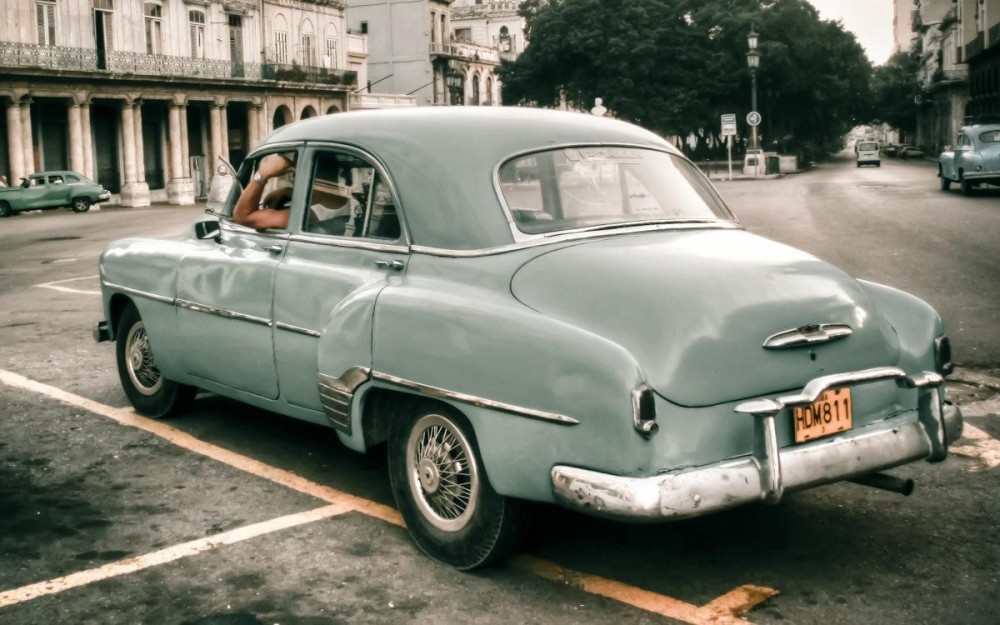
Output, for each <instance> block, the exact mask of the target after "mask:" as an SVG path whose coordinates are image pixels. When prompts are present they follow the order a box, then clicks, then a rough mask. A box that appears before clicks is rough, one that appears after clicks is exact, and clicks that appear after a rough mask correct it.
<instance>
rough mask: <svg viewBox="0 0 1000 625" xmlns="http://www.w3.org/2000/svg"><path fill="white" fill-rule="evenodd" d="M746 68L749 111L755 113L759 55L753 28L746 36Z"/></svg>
mask: <svg viewBox="0 0 1000 625" xmlns="http://www.w3.org/2000/svg"><path fill="white" fill-rule="evenodd" d="M747 48H749V50H750V51H749V52H747V67H749V68H750V110H751V111H753V112H756V111H757V68H758V67H760V53H759V52H757V33H755V32H754V30H753V27H752V26H751V27H750V32H749V33H748V34H747ZM751 128H752V129H753V131H752V132H753V149H754V150H756V149H758V146H757V126H751Z"/></svg>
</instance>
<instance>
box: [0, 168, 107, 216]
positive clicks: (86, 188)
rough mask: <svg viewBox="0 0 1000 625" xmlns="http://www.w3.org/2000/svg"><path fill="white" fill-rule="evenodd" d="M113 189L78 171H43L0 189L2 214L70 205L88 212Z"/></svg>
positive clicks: (80, 211)
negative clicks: (19, 182) (109, 189)
mask: <svg viewBox="0 0 1000 625" xmlns="http://www.w3.org/2000/svg"><path fill="white" fill-rule="evenodd" d="M110 199H111V192H110V191H108V190H107V189H105V188H104V187H102V186H101V185H99V184H97V183H96V182H94V181H93V180H91V179H89V178H87V177H86V176H84V175H83V174H80V173H77V172H75V171H40V172H38V173H34V174H31V175H30V176H28V177H26V178H22V179H21V184H19V185H18V186H16V187H3V188H0V217H9V216H10V215H13V214H15V213H20V212H23V211H32V210H44V209H50V208H63V207H66V208H71V209H72V210H73V211H74V212H77V213H85V212H87V211H88V210H90V207H91V206H92V205H94V204H97V203H98V202H106V201H108V200H110Z"/></svg>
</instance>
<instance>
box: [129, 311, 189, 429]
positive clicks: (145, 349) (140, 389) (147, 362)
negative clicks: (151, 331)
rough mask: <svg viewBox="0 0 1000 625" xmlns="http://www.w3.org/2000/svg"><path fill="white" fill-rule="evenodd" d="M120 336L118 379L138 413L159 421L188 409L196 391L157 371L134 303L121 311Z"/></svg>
mask: <svg viewBox="0 0 1000 625" xmlns="http://www.w3.org/2000/svg"><path fill="white" fill-rule="evenodd" d="M117 334H118V335H117V337H116V345H115V353H116V356H117V360H118V377H119V378H120V379H121V382H122V388H123V389H124V390H125V395H126V396H127V397H128V400H129V401H130V402H131V403H132V406H134V407H135V410H136V412H138V413H139V414H142V415H146V416H147V417H153V418H154V419H159V418H161V417H166V416H168V415H171V414H174V413H176V412H179V411H181V410H182V409H183V408H185V407H186V406H187V405H188V404H189V403H190V402H191V400H192V399H193V398H194V395H195V392H196V390H197V389H195V388H194V387H192V386H188V385H186V384H178V383H177V382H174V381H172V380H168V379H167V378H165V377H163V375H162V374H161V373H160V370H159V369H157V368H156V363H155V361H154V359H153V351H152V349H151V348H150V345H149V337H148V336H147V335H146V327H145V325H144V324H143V322H142V318H141V317H140V316H139V311H138V310H137V309H136V307H135V304H129V305H128V307H126V308H125V310H124V311H123V312H122V316H121V319H120V320H119V322H118V333H117Z"/></svg>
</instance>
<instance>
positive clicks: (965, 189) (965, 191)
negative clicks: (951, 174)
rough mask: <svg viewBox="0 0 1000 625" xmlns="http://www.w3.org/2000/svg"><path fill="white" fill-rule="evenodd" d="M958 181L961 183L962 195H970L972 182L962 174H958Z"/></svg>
mask: <svg viewBox="0 0 1000 625" xmlns="http://www.w3.org/2000/svg"><path fill="white" fill-rule="evenodd" d="M958 183H959V184H960V185H962V195H972V189H973V186H972V183H971V182H969V181H968V180H966V179H965V175H964V174H959V175H958Z"/></svg>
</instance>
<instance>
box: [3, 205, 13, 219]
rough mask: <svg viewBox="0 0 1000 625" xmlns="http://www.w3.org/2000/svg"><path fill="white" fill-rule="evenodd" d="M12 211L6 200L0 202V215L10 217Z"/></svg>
mask: <svg viewBox="0 0 1000 625" xmlns="http://www.w3.org/2000/svg"><path fill="white" fill-rule="evenodd" d="M12 214H13V211H11V210H10V204H8V203H7V202H0V217H10V216H11V215H12Z"/></svg>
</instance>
